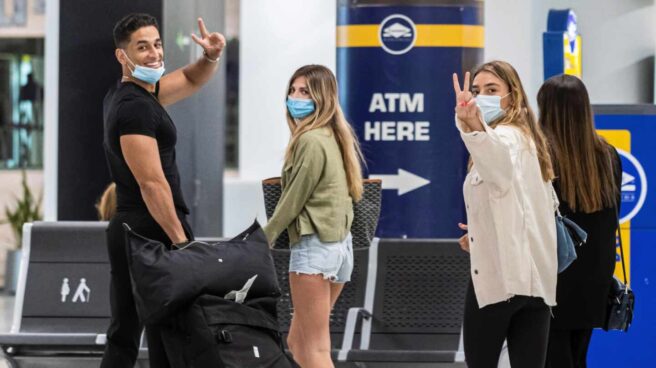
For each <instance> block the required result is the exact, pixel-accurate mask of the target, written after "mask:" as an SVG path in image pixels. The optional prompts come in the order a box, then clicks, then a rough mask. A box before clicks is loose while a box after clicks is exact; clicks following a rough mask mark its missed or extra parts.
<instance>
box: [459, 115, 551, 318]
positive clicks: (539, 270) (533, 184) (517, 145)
mask: <svg viewBox="0 0 656 368" xmlns="http://www.w3.org/2000/svg"><path fill="white" fill-rule="evenodd" d="M463 124H464V123H463V122H461V121H459V119H458V118H456V127H457V128H458V130H460V136H461V138H462V140H463V142H464V143H465V146H467V150H468V151H469V153H470V154H471V157H472V160H473V163H474V165H473V167H472V169H471V171H470V172H469V174H468V175H467V177H466V178H465V183H464V185H463V192H464V197H465V205H466V208H467V221H468V226H469V229H468V236H469V247H470V254H471V276H472V281H473V284H474V290H475V292H476V299H477V301H478V305H479V307H480V308H483V307H484V306H486V305H489V304H494V303H498V302H500V301H505V300H508V299H509V298H511V297H513V296H514V295H526V296H534V297H541V298H542V299H543V300H544V302H545V303H546V304H547V305H549V306H554V305H556V279H557V275H558V259H557V250H556V225H555V220H554V199H553V197H552V187H551V183H550V182H544V181H543V180H542V175H541V171H540V164H539V161H538V157H537V154H536V150H535V144H534V143H533V140H531V139H529V138H527V137H526V136H525V135H524V134H523V133H522V132H521V131H520V130H519V128H516V127H512V126H507V125H502V126H497V127H496V128H494V129H492V128H490V127H489V126H488V125H487V124H485V123H483V126H484V127H485V131H484V132H470V133H465V130H464V129H463Z"/></svg>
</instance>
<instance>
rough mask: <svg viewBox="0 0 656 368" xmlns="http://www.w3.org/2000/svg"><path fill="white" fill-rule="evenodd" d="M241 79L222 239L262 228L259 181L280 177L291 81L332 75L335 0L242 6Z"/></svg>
mask: <svg viewBox="0 0 656 368" xmlns="http://www.w3.org/2000/svg"><path fill="white" fill-rule="evenodd" d="M240 6H241V8H240V11H241V16H240V18H241V20H240V21H241V24H240V54H239V59H240V79H239V88H240V89H239V173H238V175H237V176H227V177H226V180H225V187H224V194H223V195H224V209H223V211H224V215H223V219H224V226H223V230H224V231H223V234H224V235H225V236H230V235H235V234H237V233H239V232H240V231H242V230H243V229H244V228H246V227H247V225H249V224H250V222H251V221H252V220H253V218H254V217H255V216H256V215H257V216H258V218H259V219H260V220H261V222H263V223H264V222H265V218H266V216H265V213H264V204H263V200H262V193H261V188H260V181H261V180H262V179H264V178H268V177H272V176H279V175H280V171H281V168H282V159H283V155H284V150H285V146H286V145H287V140H288V139H289V129H288V128H287V123H286V121H285V96H286V88H287V82H288V80H289V77H291V75H292V74H293V72H294V71H295V70H296V69H297V68H299V67H300V66H303V65H305V64H323V65H326V66H327V67H329V68H330V69H332V70H333V71H334V70H335V63H336V60H335V23H336V3H335V0H286V1H270V0H248V1H242V2H241V4H240Z"/></svg>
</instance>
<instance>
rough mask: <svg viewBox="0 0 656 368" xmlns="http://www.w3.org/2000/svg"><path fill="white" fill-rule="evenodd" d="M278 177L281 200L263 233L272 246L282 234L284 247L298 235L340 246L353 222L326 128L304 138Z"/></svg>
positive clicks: (339, 162) (340, 162)
mask: <svg viewBox="0 0 656 368" xmlns="http://www.w3.org/2000/svg"><path fill="white" fill-rule="evenodd" d="M290 161H291V162H285V165H284V169H283V172H282V178H281V184H282V194H281V196H280V200H279V201H278V205H277V206H276V210H275V211H274V213H273V216H271V218H270V219H269V222H268V223H267V225H266V226H265V227H264V233H265V234H266V236H267V239H268V240H269V243H270V244H273V243H274V242H275V240H276V239H277V238H278V236H279V235H280V233H281V232H282V231H283V230H284V229H285V228H286V229H287V233H288V234H289V242H290V245H294V244H296V243H298V242H299V241H300V238H301V236H302V235H308V234H317V235H318V236H319V239H320V240H321V241H322V242H327V243H328V242H338V241H342V240H344V238H345V237H346V235H347V234H348V232H349V231H350V229H351V222H352V221H353V200H352V199H351V196H350V194H349V190H348V184H347V180H346V172H345V171H344V162H343V160H342V153H341V151H340V149H339V145H338V144H337V140H336V139H335V136H334V134H333V132H332V130H331V129H330V128H318V129H314V130H311V131H309V132H306V133H304V134H303V135H301V136H300V137H299V139H298V140H297V143H296V147H294V149H293V152H292V157H291V160H290Z"/></svg>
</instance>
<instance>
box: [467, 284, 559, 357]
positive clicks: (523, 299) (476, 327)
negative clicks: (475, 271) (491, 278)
mask: <svg viewBox="0 0 656 368" xmlns="http://www.w3.org/2000/svg"><path fill="white" fill-rule="evenodd" d="M550 322H551V314H550V312H549V307H548V306H547V305H546V304H544V301H543V300H542V298H534V297H528V296H521V295H518V296H515V297H512V298H510V299H509V300H508V301H503V302H499V303H496V304H492V305H488V306H485V307H483V308H482V309H479V308H478V302H477V301H476V295H475V293H474V286H473V285H472V283H471V281H470V283H469V288H468V290H467V296H466V298H465V316H464V325H463V335H464V336H463V339H464V345H465V346H464V347H465V360H466V361H467V367H468V368H497V365H498V363H499V356H500V354H501V348H502V347H503V341H504V340H507V341H508V354H509V356H510V365H511V366H512V367H513V368H540V367H544V363H545V359H546V355H547V338H548V335H549V324H550Z"/></svg>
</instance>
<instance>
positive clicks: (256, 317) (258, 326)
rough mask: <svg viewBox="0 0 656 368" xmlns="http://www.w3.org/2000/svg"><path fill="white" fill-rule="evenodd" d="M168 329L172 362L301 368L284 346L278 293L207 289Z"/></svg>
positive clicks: (207, 367) (193, 367)
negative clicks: (219, 293) (233, 295)
mask: <svg viewBox="0 0 656 368" xmlns="http://www.w3.org/2000/svg"><path fill="white" fill-rule="evenodd" d="M167 322H168V323H165V325H164V326H162V327H161V330H162V341H163V343H164V346H165V349H166V352H167V355H168V357H169V361H170V363H171V368H298V365H297V364H296V363H295V362H294V361H293V359H292V358H291V357H289V356H288V355H287V354H286V353H285V350H284V346H283V342H282V334H281V333H280V332H279V329H278V322H277V318H276V298H273V297H264V298H257V299H250V300H247V301H246V302H244V303H243V304H239V303H235V302H234V301H230V300H226V299H223V298H220V297H216V296H212V295H203V296H201V297H199V298H198V299H196V301H195V302H194V303H193V304H192V305H191V306H189V307H187V308H185V309H182V310H181V311H180V312H178V313H176V314H175V315H174V316H172V317H171V318H170V319H169V320H168V321H167Z"/></svg>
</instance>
